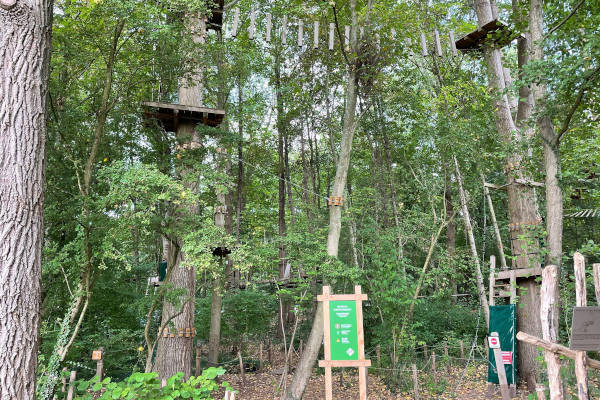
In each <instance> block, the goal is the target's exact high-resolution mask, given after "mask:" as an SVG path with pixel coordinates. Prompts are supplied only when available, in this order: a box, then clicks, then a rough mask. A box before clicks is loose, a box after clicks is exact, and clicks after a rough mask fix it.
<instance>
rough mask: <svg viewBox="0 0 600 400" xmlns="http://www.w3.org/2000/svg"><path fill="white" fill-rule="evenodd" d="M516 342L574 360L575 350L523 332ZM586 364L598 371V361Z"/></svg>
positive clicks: (592, 360) (599, 365) (519, 334)
mask: <svg viewBox="0 0 600 400" xmlns="http://www.w3.org/2000/svg"><path fill="white" fill-rule="evenodd" d="M546 268H548V267H546ZM517 340H520V341H521V342H525V343H529V344H531V345H534V346H537V347H541V348H542V349H544V350H548V351H549V352H551V353H553V354H556V355H557V356H559V355H561V356H565V357H567V358H570V359H572V360H574V359H575V355H576V353H577V351H576V350H571V349H569V348H568V347H565V346H563V345H561V344H558V343H553V342H550V341H548V340H544V339H540V338H538V337H535V336H533V335H530V334H528V333H525V332H519V333H517ZM587 363H588V367H590V368H594V369H597V370H600V361H599V360H594V359H593V358H589V357H588V358H587Z"/></svg>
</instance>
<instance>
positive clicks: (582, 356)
mask: <svg viewBox="0 0 600 400" xmlns="http://www.w3.org/2000/svg"><path fill="white" fill-rule="evenodd" d="M573 261H574V265H575V298H576V305H577V307H587V291H586V287H585V259H584V258H583V255H582V254H581V253H575V254H574V255H573ZM575 376H576V377H577V395H578V396H579V400H589V398H590V395H589V389H588V373H587V353H586V352H585V351H577V352H576V353H575Z"/></svg>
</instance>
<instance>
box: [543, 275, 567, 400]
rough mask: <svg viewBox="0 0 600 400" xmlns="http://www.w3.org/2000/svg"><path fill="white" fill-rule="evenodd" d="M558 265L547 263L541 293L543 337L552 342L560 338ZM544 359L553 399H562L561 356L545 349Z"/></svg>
mask: <svg viewBox="0 0 600 400" xmlns="http://www.w3.org/2000/svg"><path fill="white" fill-rule="evenodd" d="M558 293H559V291H558V266H556V265H547V266H546V267H545V268H544V269H543V270H542V289H541V293H540V298H541V300H540V301H541V307H540V320H541V323H542V338H543V339H544V340H547V341H549V342H552V343H557V340H558V308H557V303H558V298H557V297H558ZM544 359H545V360H546V366H547V368H548V386H549V388H550V398H551V399H552V400H562V399H563V395H562V382H561V379H560V356H559V355H558V354H557V353H554V352H551V351H548V350H545V351H544Z"/></svg>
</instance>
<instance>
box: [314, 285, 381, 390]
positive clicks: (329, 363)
mask: <svg viewBox="0 0 600 400" xmlns="http://www.w3.org/2000/svg"><path fill="white" fill-rule="evenodd" d="M367 299H368V296H367V295H366V294H363V293H362V290H361V287H360V285H356V286H354V294H337V295H335V294H331V287H330V286H323V294H322V295H318V296H317V300H318V301H322V302H323V324H324V330H323V336H324V340H323V343H324V346H325V360H319V367H322V368H325V399H326V400H333V389H332V376H331V368H332V367H358V386H359V391H360V400H366V399H367V367H370V366H371V360H366V359H365V335H364V329H363V313H362V302H363V301H365V300H367ZM330 301H356V331H357V332H356V333H357V337H358V360H332V359H331V326H330V312H329V302H330Z"/></svg>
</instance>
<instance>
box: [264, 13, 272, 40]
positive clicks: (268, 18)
mask: <svg viewBox="0 0 600 400" xmlns="http://www.w3.org/2000/svg"><path fill="white" fill-rule="evenodd" d="M272 18H273V17H272V16H271V14H270V13H268V14H267V27H266V29H265V31H266V32H265V41H266V42H267V43H269V42H270V41H271V20H272Z"/></svg>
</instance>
